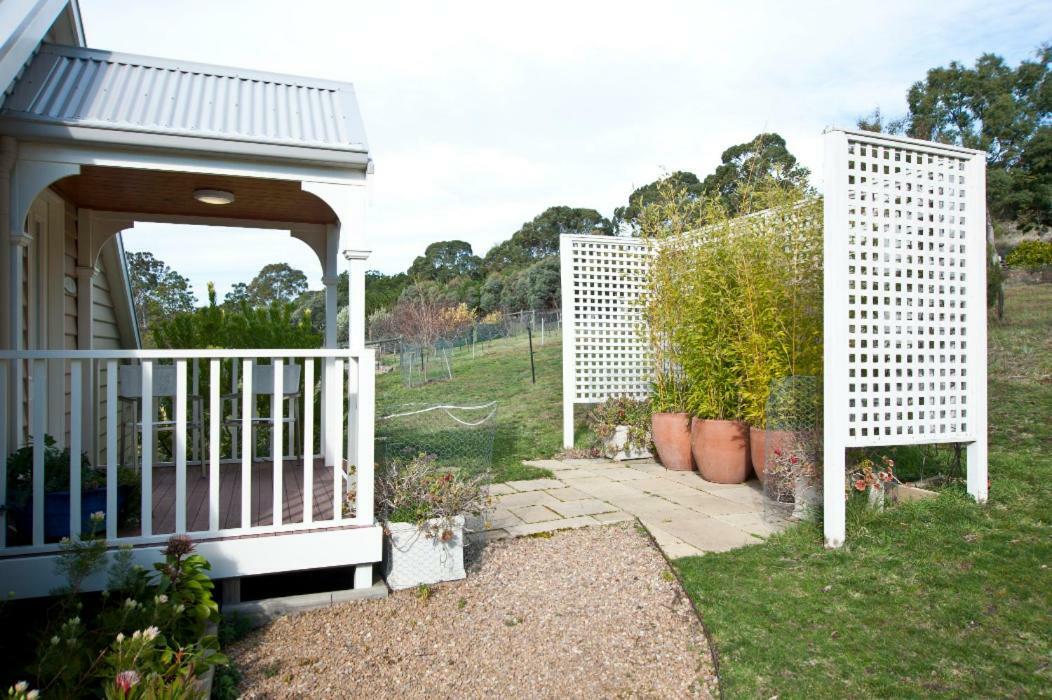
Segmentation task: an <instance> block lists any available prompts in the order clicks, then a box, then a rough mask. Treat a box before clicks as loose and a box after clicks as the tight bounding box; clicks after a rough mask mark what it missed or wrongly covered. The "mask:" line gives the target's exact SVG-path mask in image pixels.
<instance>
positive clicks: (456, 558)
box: [376, 455, 489, 590]
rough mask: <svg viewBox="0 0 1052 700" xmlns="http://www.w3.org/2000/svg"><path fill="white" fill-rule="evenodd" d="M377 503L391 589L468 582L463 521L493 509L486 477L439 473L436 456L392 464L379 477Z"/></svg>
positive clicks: (449, 471)
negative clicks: (458, 581) (489, 505)
mask: <svg viewBox="0 0 1052 700" xmlns="http://www.w3.org/2000/svg"><path fill="white" fill-rule="evenodd" d="M376 502H377V512H378V515H379V517H380V520H381V522H383V526H384V533H385V535H386V537H385V543H384V544H385V546H384V549H385V551H384V561H385V564H384V573H385V576H386V578H387V585H389V586H390V587H391V588H392V589H394V590H401V589H404V588H412V587H414V586H420V585H423V584H431V583H438V582H440V581H455V580H457V579H462V578H464V576H465V575H466V574H465V573H464V518H465V516H468V515H481V514H482V513H483V512H484V511H485V509H486V507H487V505H488V502H489V499H488V496H487V494H486V484H485V476H484V475H474V476H471V475H464V474H461V473H460V472H457V471H454V470H449V469H443V468H440V467H439V466H438V465H437V464H436V461H435V457H434V456H432V455H419V456H417V457H414V458H413V459H410V460H408V461H398V460H391V461H390V462H388V463H387V464H386V465H384V466H382V467H381V468H380V470H379V473H378V474H377V478H376Z"/></svg>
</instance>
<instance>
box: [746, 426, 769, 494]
mask: <svg viewBox="0 0 1052 700" xmlns="http://www.w3.org/2000/svg"><path fill="white" fill-rule="evenodd" d="M766 455H767V431H766V430H764V429H762V428H754V427H752V426H749V459H750V460H751V461H752V470H753V471H754V472H756V478H757V479H759V480H760V481H761V482H763V460H764V457H765V456H766Z"/></svg>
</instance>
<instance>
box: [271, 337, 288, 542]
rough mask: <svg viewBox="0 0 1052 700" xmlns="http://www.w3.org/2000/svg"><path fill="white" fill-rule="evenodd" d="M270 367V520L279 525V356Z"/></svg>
mask: <svg viewBox="0 0 1052 700" xmlns="http://www.w3.org/2000/svg"><path fill="white" fill-rule="evenodd" d="M271 368H272V369H273V371H274V385H273V388H274V392H273V393H272V394H271V395H270V461H271V465H272V469H273V478H272V479H271V483H272V484H273V486H274V491H273V495H272V498H273V501H274V505H273V506H271V512H272V513H273V514H274V516H273V519H272V520H271V522H272V523H273V524H274V525H281V521H282V516H283V515H284V513H282V506H283V501H284V498H283V497H282V486H283V483H282V481H283V477H284V476H285V475H284V473H283V470H284V467H285V460H284V459H283V457H282V455H284V454H285V446H284V443H283V440H284V437H285V436H284V435H283V430H284V420H283V413H284V410H283V409H284V406H283V405H282V402H283V400H284V396H285V387H284V379H285V375H284V371H285V370H284V364H283V362H282V360H281V358H278V357H275V358H274V359H273V360H272V361H271Z"/></svg>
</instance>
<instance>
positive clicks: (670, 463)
mask: <svg viewBox="0 0 1052 700" xmlns="http://www.w3.org/2000/svg"><path fill="white" fill-rule="evenodd" d="M650 425H651V437H652V439H653V440H654V447H656V448H657V453H658V459H659V460H661V463H662V464H664V465H665V468H666V469H674V470H676V471H690V470H692V469H693V468H694V459H693V456H692V455H691V453H690V415H688V414H686V413H655V414H654V415H653V416H651V417H650Z"/></svg>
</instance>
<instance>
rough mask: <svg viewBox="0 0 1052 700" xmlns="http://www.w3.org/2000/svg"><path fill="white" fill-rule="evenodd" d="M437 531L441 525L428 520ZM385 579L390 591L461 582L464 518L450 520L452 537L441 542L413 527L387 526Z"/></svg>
mask: <svg viewBox="0 0 1052 700" xmlns="http://www.w3.org/2000/svg"><path fill="white" fill-rule="evenodd" d="M428 523H429V524H433V525H435V526H436V528H437V527H438V525H439V523H440V521H438V520H430V521H428ZM386 529H387V531H388V533H389V534H388V535H387V537H386V538H384V560H385V563H384V575H385V577H386V578H387V585H388V586H390V587H391V588H392V589H393V590H396V591H399V590H402V589H403V588H413V587H415V586H419V585H421V584H425V583H438V582H440V581H456V580H458V579H462V578H464V577H465V576H466V575H467V574H465V573H464V518H463V516H459V517H456V518H454V519H453V528H452V530H453V536H452V537H451V538H449V539H448V540H446V541H445V542H443V541H442V539H441V536H439V537H431V536H430V535H429V534H428V533H427V531H426V530H421V529H420V528H418V527H417V526H416V525H415V524H413V523H387V526H386Z"/></svg>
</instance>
